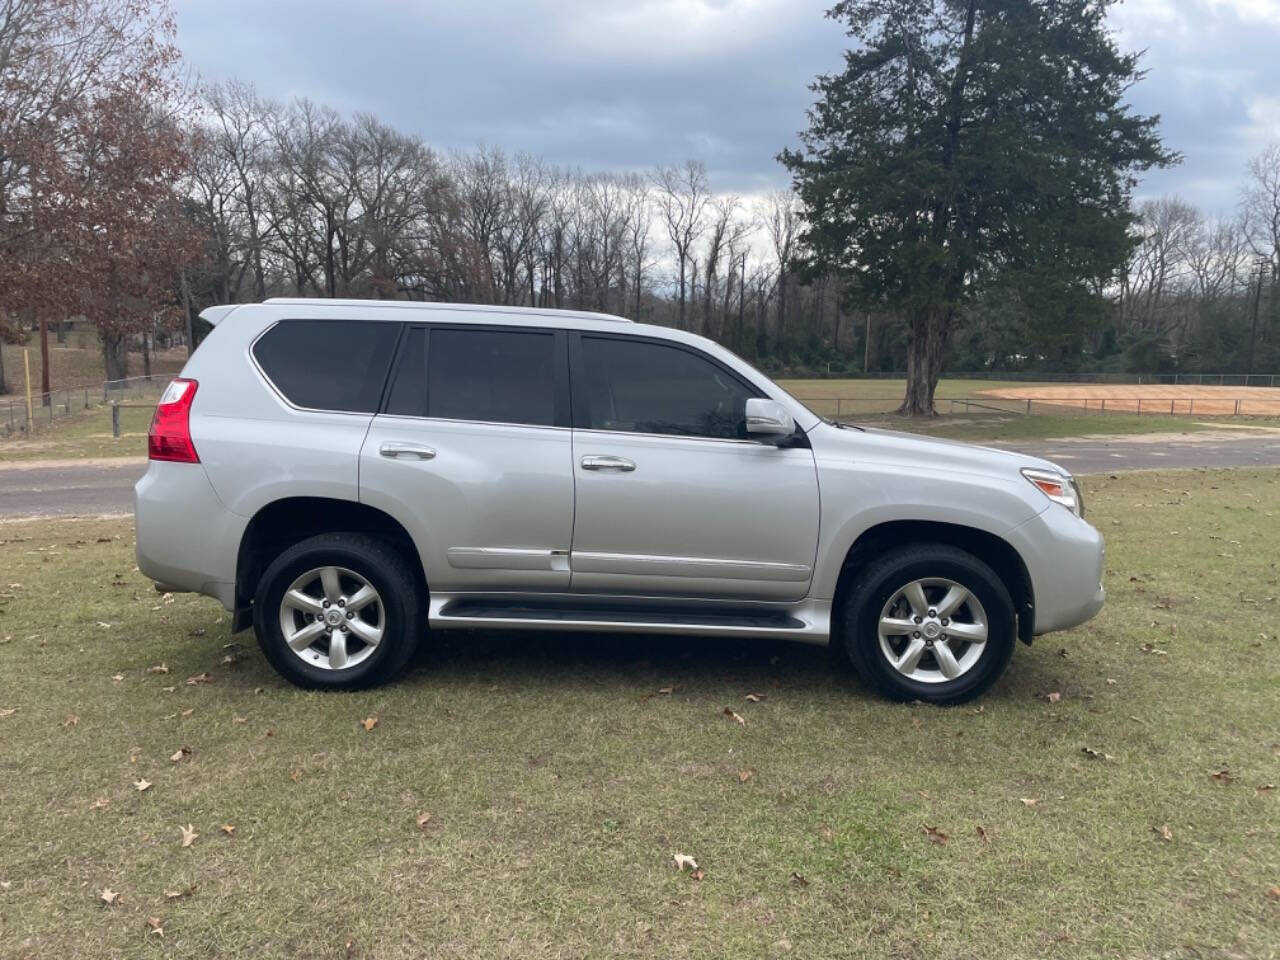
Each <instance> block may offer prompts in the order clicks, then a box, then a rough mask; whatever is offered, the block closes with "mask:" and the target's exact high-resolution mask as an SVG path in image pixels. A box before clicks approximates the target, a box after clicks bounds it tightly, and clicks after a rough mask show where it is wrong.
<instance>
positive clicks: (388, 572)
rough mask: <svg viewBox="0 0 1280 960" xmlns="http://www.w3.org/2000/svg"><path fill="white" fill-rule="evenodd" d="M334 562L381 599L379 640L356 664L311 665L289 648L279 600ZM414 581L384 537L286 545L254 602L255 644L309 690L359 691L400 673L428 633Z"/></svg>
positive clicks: (330, 536) (337, 536)
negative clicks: (303, 578) (308, 575)
mask: <svg viewBox="0 0 1280 960" xmlns="http://www.w3.org/2000/svg"><path fill="white" fill-rule="evenodd" d="M325 566H334V567H342V568H345V569H347V570H349V571H351V572H353V573H356V574H358V575H359V576H361V577H363V578H364V579H365V580H367V581H368V582H369V584H370V585H372V586H373V588H374V589H375V590H377V592H378V596H379V599H380V600H381V602H382V618H383V619H382V628H383V636H382V639H381V640H380V641H379V642H378V643H377V645H376V646H375V647H374V649H373V651H372V653H370V654H369V655H368V656H367V658H365V659H363V660H362V661H360V662H359V663H357V664H355V665H354V666H351V667H347V668H344V669H324V668H321V667H316V666H312V665H311V664H309V663H307V662H306V661H304V660H303V659H302V657H300V656H298V655H297V654H295V653H294V652H293V651H292V650H290V649H289V646H288V644H287V643H286V642H285V638H284V634H283V632H282V630H281V626H280V604H281V601H282V599H283V597H284V594H285V591H286V590H288V589H289V587H290V585H291V584H292V583H293V582H294V580H295V579H297V578H298V577H300V576H302V575H303V574H304V573H306V572H307V571H309V570H312V569H315V568H318V567H325ZM424 607H425V598H424V597H421V596H419V591H418V581H417V578H416V577H415V576H414V573H413V571H412V570H411V569H410V567H409V565H408V563H407V562H406V561H405V558H404V557H403V556H401V554H400V553H398V552H397V551H396V550H395V549H393V548H392V547H391V546H390V545H388V544H387V543H386V542H385V541H383V540H379V539H377V538H376V537H371V536H368V535H367V534H363V533H324V534H320V535H319V536H315V537H310V538H308V539H306V540H303V541H302V542H301V543H296V544H294V545H293V546H292V547H289V548H288V549H287V550H285V551H284V552H283V553H281V554H280V555H279V556H278V557H276V558H275V560H273V561H272V562H271V565H270V566H268V567H267V569H266V572H265V573H263V575H262V580H261V581H260V582H259V584H258V592H257V594H256V595H255V597H254V601H253V628H254V632H255V633H256V634H257V638H258V646H260V647H261V648H262V653H263V655H264V656H265V657H266V658H267V660H268V661H270V663H271V665H272V666H273V667H275V668H276V670H277V671H278V672H279V673H280V675H281V676H282V677H284V678H285V679H286V680H288V681H289V682H290V683H293V684H296V685H297V686H299V687H304V688H306V689H310V690H361V689H365V688H367V687H373V686H377V685H378V684H380V683H385V682H386V681H388V680H390V679H392V678H393V677H395V676H396V675H397V674H399V673H400V672H401V671H402V670H403V669H404V667H405V664H407V663H408V662H409V659H410V657H412V656H413V653H414V650H415V649H416V648H417V646H418V642H419V640H420V639H421V638H422V637H423V636H424V635H425V633H426V623H425V617H424V616H423V610H424Z"/></svg>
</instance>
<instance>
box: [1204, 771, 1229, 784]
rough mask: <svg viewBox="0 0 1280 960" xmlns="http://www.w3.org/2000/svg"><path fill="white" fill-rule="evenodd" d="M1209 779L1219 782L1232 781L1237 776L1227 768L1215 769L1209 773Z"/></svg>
mask: <svg viewBox="0 0 1280 960" xmlns="http://www.w3.org/2000/svg"><path fill="white" fill-rule="evenodd" d="M1209 779H1210V780H1216V781H1217V782H1218V783H1231V782H1233V781H1234V780H1235V777H1234V776H1232V775H1231V773H1230V772H1228V771H1226V770H1215V771H1214V772H1213V773H1211V774H1209Z"/></svg>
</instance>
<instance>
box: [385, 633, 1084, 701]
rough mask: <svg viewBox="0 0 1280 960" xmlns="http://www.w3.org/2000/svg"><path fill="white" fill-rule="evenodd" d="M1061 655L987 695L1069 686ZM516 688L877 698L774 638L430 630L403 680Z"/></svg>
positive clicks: (1027, 659)
mask: <svg viewBox="0 0 1280 960" xmlns="http://www.w3.org/2000/svg"><path fill="white" fill-rule="evenodd" d="M1071 674H1072V667H1071V665H1070V661H1068V660H1067V659H1064V658H1062V657H1060V656H1058V655H1057V648H1053V649H1052V650H1051V649H1050V646H1049V645H1048V644H1037V645H1036V646H1034V647H1032V648H1030V649H1028V648H1027V647H1025V646H1024V645H1023V644H1021V643H1020V644H1018V646H1017V649H1016V650H1015V651H1014V657H1013V659H1012V661H1011V662H1010V664H1009V667H1008V669H1007V671H1006V673H1005V675H1004V676H1003V677H1002V678H1001V679H1000V680H998V681H997V682H996V684H995V686H994V687H992V688H991V689H990V690H988V691H987V692H986V693H985V694H983V695H982V699H984V700H989V701H1001V700H1016V699H1025V698H1026V697H1027V696H1032V695H1035V696H1038V695H1042V693H1043V692H1047V691H1049V690H1053V689H1058V688H1059V686H1061V685H1062V684H1063V683H1068V684H1070V683H1072V679H1071ZM477 677H483V678H484V679H486V680H488V681H491V682H500V683H503V684H504V685H506V684H510V685H512V686H514V687H519V686H520V685H522V684H525V685H529V686H542V685H545V684H547V683H549V682H551V683H554V682H557V681H564V682H566V683H568V682H571V683H574V684H590V685H591V686H592V687H595V688H598V687H601V686H614V687H616V688H617V689H618V692H619V693H620V694H622V693H630V694H634V693H636V692H637V691H639V692H643V691H644V690H650V691H654V690H659V689H662V688H664V687H668V686H673V685H678V686H680V687H681V688H683V689H684V690H686V691H688V690H691V689H699V688H701V689H705V690H706V691H708V692H711V691H714V690H717V689H719V688H720V687H722V686H724V685H725V684H726V683H728V684H732V685H734V686H735V687H742V688H744V689H751V690H756V691H759V692H761V693H767V692H768V691H769V690H771V689H778V688H779V687H786V688H788V689H792V690H805V689H810V690H813V691H815V692H821V693H824V694H831V693H835V692H837V691H838V692H841V693H845V694H848V695H850V696H855V697H859V698H864V699H879V697H878V696H877V694H876V693H875V692H874V691H873V690H872V689H871V688H870V686H868V685H867V684H865V683H863V682H862V681H861V680H860V679H859V678H858V676H857V675H856V674H855V672H854V670H853V668H852V667H851V666H850V665H849V664H848V661H847V660H845V659H844V657H843V656H842V655H840V654H839V653H838V652H837V651H834V650H832V649H830V648H828V647H826V646H816V645H810V644H801V643H794V642H789V641H784V640H772V639H769V638H747V639H741V638H737V639H722V638H714V637H684V636H671V635H648V634H597V633H568V632H562V633H554V632H545V633H543V632H521V631H501V630H450V631H439V632H435V633H432V634H431V635H430V639H429V641H428V642H427V643H424V644H423V645H422V647H421V648H420V649H419V651H418V653H417V655H416V656H415V658H414V661H413V665H412V668H411V672H410V674H409V676H408V677H406V678H405V679H404V680H402V681H400V682H402V683H412V684H423V685H428V686H429V685H431V684H432V683H453V682H474V681H475V680H476V679H477Z"/></svg>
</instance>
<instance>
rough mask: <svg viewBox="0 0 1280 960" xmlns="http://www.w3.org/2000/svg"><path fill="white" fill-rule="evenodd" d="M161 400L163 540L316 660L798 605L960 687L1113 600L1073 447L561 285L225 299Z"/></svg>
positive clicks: (343, 678)
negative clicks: (1022, 444)
mask: <svg viewBox="0 0 1280 960" xmlns="http://www.w3.org/2000/svg"><path fill="white" fill-rule="evenodd" d="M203 316H204V317H205V318H206V319H207V320H209V321H210V322H211V323H213V324H215V328H214V330H213V332H212V333H211V334H210V335H209V336H208V338H207V339H206V340H205V341H204V343H203V344H201V346H200V349H199V350H197V351H196V353H195V354H194V355H193V356H192V358H191V360H190V361H189V362H188V363H187V366H186V369H184V370H183V372H182V376H181V377H180V378H179V379H176V380H174V381H173V383H172V384H170V386H169V388H168V390H167V391H166V393H165V395H164V398H163V399H162V400H161V402H160V405H159V407H158V408H157V409H156V414H155V420H154V423H153V424H152V427H151V433H150V438H149V448H150V457H151V464H150V468H149V469H148V471H147V473H146V475H145V476H144V477H143V478H142V480H140V481H139V483H138V486H137V491H136V492H137V545H138V546H137V551H138V567H139V569H141V570H142V572H143V573H144V574H146V575H147V576H149V577H151V578H152V579H154V580H155V581H156V582H157V586H158V587H159V588H160V589H162V590H167V591H180V590H185V591H194V592H197V593H202V594H207V595H209V596H211V597H215V598H217V599H218V600H219V601H221V603H222V604H223V606H225V607H226V608H227V609H228V610H230V611H232V612H233V626H234V629H236V630H241V629H244V628H246V627H248V626H249V625H250V624H252V625H253V627H254V630H255V632H256V633H257V637H258V642H259V643H260V644H261V646H262V650H263V653H264V654H265V655H266V657H267V659H268V660H270V661H271V663H272V664H273V665H274V666H275V667H276V669H277V670H279V671H280V673H282V674H283V675H284V676H285V677H286V678H288V679H289V680H291V681H293V682H294V683H296V684H299V685H302V686H306V687H318V688H331V689H351V688H357V687H366V686H369V685H372V684H375V683H379V682H382V681H384V680H387V679H388V678H390V677H392V676H393V675H395V674H396V673H397V672H398V671H399V670H400V669H401V668H402V667H403V666H404V665H405V664H406V663H407V662H408V660H409V658H410V656H411V655H412V654H413V652H414V649H415V647H417V646H418V644H419V643H420V642H421V641H422V640H423V639H424V638H426V637H427V636H428V635H429V631H433V630H447V629H454V628H466V627H490V628H492V627H503V628H511V629H540V630H589V631H596V632H608V631H627V632H635V633H645V634H683V635H692V634H707V635H711V636H716V637H783V638H786V639H790V640H800V641H807V642H810V643H818V644H826V643H828V642H831V643H832V645H833V646H834V647H836V648H837V649H838V650H840V651H842V653H843V654H846V655H847V657H848V659H849V660H850V661H852V663H853V665H854V666H855V667H856V668H857V669H858V671H859V672H860V673H861V675H862V676H863V677H865V678H866V679H867V680H868V681H869V682H870V683H871V684H872V685H874V686H875V687H876V688H877V689H879V690H880V691H882V692H883V693H885V694H887V695H888V696H891V697H895V698H901V699H916V698H918V699H922V700H931V701H935V702H939V703H954V702H958V701H961V700H965V699H968V698H970V697H973V696H975V695H977V694H978V693H980V692H981V691H982V690H984V689H986V688H987V687H988V686H989V685H990V684H991V683H992V682H994V681H995V679H996V678H997V677H998V676H999V675H1000V673H1001V672H1002V671H1003V670H1004V667H1005V665H1006V664H1007V663H1008V661H1009V657H1010V655H1011V654H1012V652H1013V647H1014V640H1015V639H1021V640H1022V641H1024V642H1025V643H1030V642H1031V638H1032V636H1033V635H1035V634H1041V633H1047V632H1049V631H1051V630H1062V629H1065V628H1067V627H1072V626H1075V625H1076V624H1079V623H1081V622H1083V621H1085V620H1087V619H1089V618H1090V617H1092V616H1093V615H1094V614H1095V613H1097V612H1098V609H1099V608H1100V607H1101V606H1102V601H1103V590H1102V585H1101V583H1100V579H1101V573H1102V563H1103V545H1102V538H1101V537H1100V536H1099V534H1098V532H1097V531H1096V530H1094V528H1093V527H1091V526H1090V525H1089V524H1088V523H1086V522H1085V521H1084V519H1083V507H1082V503H1081V499H1080V491H1079V489H1078V488H1077V486H1076V484H1075V481H1074V480H1073V479H1072V477H1071V475H1070V474H1069V473H1067V472H1066V471H1065V470H1063V469H1062V468H1060V467H1058V466H1056V465H1054V464H1052V463H1049V462H1047V461H1044V460H1037V459H1035V458H1032V457H1027V456H1023V455H1021V454H1015V453H1009V452H1004V451H999V450H990V449H984V448H981V447H973V446H968V445H965V444H960V443H949V442H945V441H940V440H930V439H923V438H920V437H914V436H907V435H903V434H898V433H890V432H885V431H878V430H863V429H859V428H857V427H851V426H848V425H845V424H839V423H833V422H830V421H827V420H824V419H823V418H821V417H819V416H817V415H816V414H814V413H812V412H811V411H810V410H809V409H807V408H806V407H805V406H804V405H803V404H801V403H800V402H798V401H797V400H795V399H794V398H792V397H791V396H790V395H789V394H788V393H787V392H786V391H785V390H783V389H782V388H780V387H779V386H777V385H776V384H775V383H773V382H771V381H770V380H769V379H768V378H766V377H765V376H763V375H762V374H761V373H759V372H758V371H756V370H755V369H753V368H752V367H751V366H750V365H748V364H747V363H745V362H743V361H742V360H741V359H739V358H738V357H736V356H735V355H733V354H732V353H731V352H729V351H727V350H725V349H724V348H722V347H719V346H717V345H716V344H714V343H711V342H710V341H708V340H705V339H703V338H701V337H698V336H694V335H693V334H690V333H685V332H682V331H679V330H672V329H668V328H665V327H656V326H646V325H641V324H634V323H631V322H629V321H627V320H623V319H621V318H619V317H612V316H607V315H603V314H592V313H576V312H570V311H562V310H534V309H517V308H508V307H483V306H472V305H453V304H421V303H402V302H366V301H354V300H352V301H341V300H269V301H267V302H266V303H261V304H246V305H241V306H225V307H214V308H211V309H209V310H207V311H205V313H204V314H203Z"/></svg>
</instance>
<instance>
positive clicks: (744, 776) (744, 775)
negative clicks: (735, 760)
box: [738, 770, 756, 783]
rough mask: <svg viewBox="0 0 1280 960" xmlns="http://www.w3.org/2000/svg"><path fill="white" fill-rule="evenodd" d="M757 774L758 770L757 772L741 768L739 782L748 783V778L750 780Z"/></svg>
mask: <svg viewBox="0 0 1280 960" xmlns="http://www.w3.org/2000/svg"><path fill="white" fill-rule="evenodd" d="M755 775H756V772H755V771H754V770H739V771H738V782H739V783H746V782H747V781H748V780H750V779H751V778H752V777H754V776H755Z"/></svg>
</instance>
